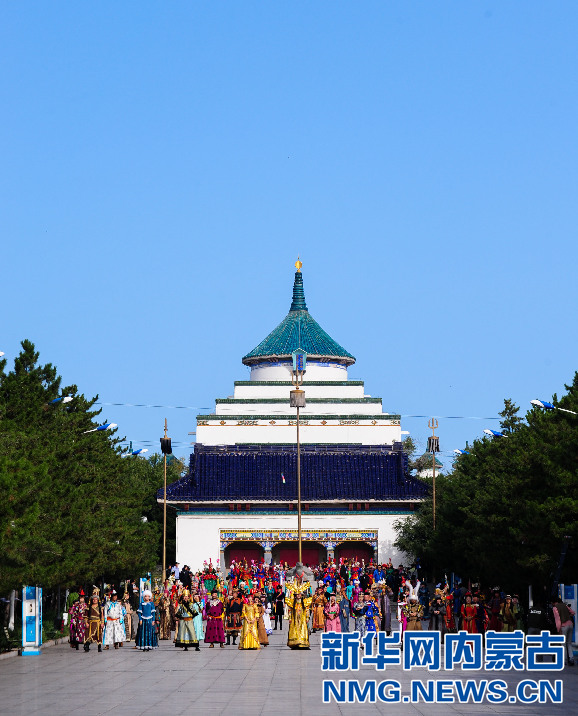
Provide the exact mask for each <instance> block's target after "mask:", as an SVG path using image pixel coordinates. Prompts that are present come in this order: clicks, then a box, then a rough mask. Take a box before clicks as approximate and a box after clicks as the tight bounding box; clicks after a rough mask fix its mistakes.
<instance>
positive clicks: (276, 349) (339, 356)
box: [243, 271, 355, 365]
mask: <svg viewBox="0 0 578 716" xmlns="http://www.w3.org/2000/svg"><path fill="white" fill-rule="evenodd" d="M296 348H302V349H303V350H304V351H306V352H307V355H308V356H309V357H317V358H329V359H335V360H338V361H340V362H342V363H345V364H346V365H351V364H352V363H355V358H354V357H353V356H352V355H351V353H348V352H347V351H346V350H345V348H343V346H340V345H339V343H337V342H336V341H334V340H333V338H331V336H330V335H329V334H328V333H326V332H325V331H324V330H323V328H321V326H320V325H319V324H318V323H317V321H316V320H315V319H314V318H313V316H311V314H310V313H309V311H308V310H307V304H306V303H305V293H304V291H303V276H302V274H301V272H300V271H297V272H296V273H295V282H294V284H293V300H292V302H291V308H290V309H289V313H288V314H287V316H285V318H284V319H283V320H282V321H281V323H280V324H279V325H278V326H277V328H275V330H274V331H272V332H271V333H270V334H269V335H268V336H267V338H265V340H263V341H261V343H259V345H258V346H257V347H256V348H253V350H252V351H251V352H250V353H247V355H246V356H244V358H243V363H245V365H250V364H251V363H257V362H259V361H261V360H266V359H270V358H282V357H283V358H288V357H290V356H291V354H292V353H293V351H294V350H295V349H296Z"/></svg>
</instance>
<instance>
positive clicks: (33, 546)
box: [0, 341, 162, 593]
mask: <svg viewBox="0 0 578 716" xmlns="http://www.w3.org/2000/svg"><path fill="white" fill-rule="evenodd" d="M38 358H39V354H38V353H37V352H36V350H35V348H34V345H33V344H32V343H31V342H30V341H23V342H22V351H21V353H20V355H19V356H18V357H17V358H16V359H15V362H14V368H13V370H12V371H9V372H6V361H5V360H4V361H0V486H1V487H2V494H3V495H7V496H8V497H7V499H6V500H3V502H2V504H1V506H0V535H1V540H2V547H3V549H2V554H1V555H0V593H6V591H7V590H8V589H11V588H15V587H18V586H20V585H22V584H23V583H26V582H28V583H41V584H43V585H44V586H45V587H50V586H56V585H66V586H72V585H73V584H75V583H80V582H86V581H88V580H94V579H95V578H97V577H98V576H100V575H103V574H104V575H116V576H126V575H132V574H136V573H139V572H142V571H144V570H147V569H150V568H152V567H154V566H155V565H156V563H157V555H158V550H159V539H160V530H159V526H158V523H157V522H155V521H154V520H153V521H146V522H145V521H143V519H142V518H143V516H146V511H147V509H150V504H151V495H153V494H154V493H155V492H156V489H158V487H159V486H160V484H162V482H159V476H158V474H157V472H155V471H154V470H152V469H147V468H146V467H144V468H143V466H141V465H140V463H141V462H142V463H145V462H146V461H142V460H139V461H136V460H132V459H122V458H121V449H120V447H119V445H120V442H121V440H120V439H119V438H118V437H117V436H116V434H115V433H116V431H114V432H111V431H106V432H96V433H95V432H93V433H88V434H85V431H87V430H90V429H91V428H93V427H94V422H93V420H94V418H96V417H97V416H98V415H99V414H100V410H99V409H94V405H95V402H96V401H97V399H98V398H97V397H95V398H92V399H87V398H85V397H84V396H83V395H82V394H79V393H78V391H77V388H76V386H75V385H69V386H66V387H64V388H62V389H61V378H60V377H59V376H58V375H57V371H56V369H55V368H54V367H53V366H52V365H51V364H46V365H40V364H39V363H38ZM59 395H68V396H71V397H72V401H71V402H69V403H66V404H62V403H59V404H55V405H51V404H50V401H51V400H53V399H55V398H57V397H58V396H59Z"/></svg>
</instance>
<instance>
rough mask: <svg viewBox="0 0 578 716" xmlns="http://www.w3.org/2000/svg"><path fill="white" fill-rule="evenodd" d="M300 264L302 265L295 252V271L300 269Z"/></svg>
mask: <svg viewBox="0 0 578 716" xmlns="http://www.w3.org/2000/svg"><path fill="white" fill-rule="evenodd" d="M301 266H303V264H302V263H301V261H299V254H297V261H295V268H296V269H297V271H301Z"/></svg>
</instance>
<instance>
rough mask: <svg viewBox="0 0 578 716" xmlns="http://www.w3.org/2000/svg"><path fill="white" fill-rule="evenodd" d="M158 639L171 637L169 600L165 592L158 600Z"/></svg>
mask: <svg viewBox="0 0 578 716" xmlns="http://www.w3.org/2000/svg"><path fill="white" fill-rule="evenodd" d="M158 617H159V639H161V640H166V639H170V638H171V600H170V598H169V595H168V593H167V592H165V593H164V594H163V595H162V597H161V598H160V601H159V611H158Z"/></svg>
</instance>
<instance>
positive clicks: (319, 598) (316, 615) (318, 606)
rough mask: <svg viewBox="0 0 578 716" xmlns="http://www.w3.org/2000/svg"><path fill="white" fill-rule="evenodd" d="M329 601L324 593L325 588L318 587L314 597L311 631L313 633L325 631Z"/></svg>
mask: <svg viewBox="0 0 578 716" xmlns="http://www.w3.org/2000/svg"><path fill="white" fill-rule="evenodd" d="M326 606H327V599H326V597H325V594H324V593H323V588H322V587H318V588H317V590H316V591H315V596H314V597H313V623H312V625H311V629H312V631H313V632H316V631H323V630H324V629H325V607H326Z"/></svg>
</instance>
